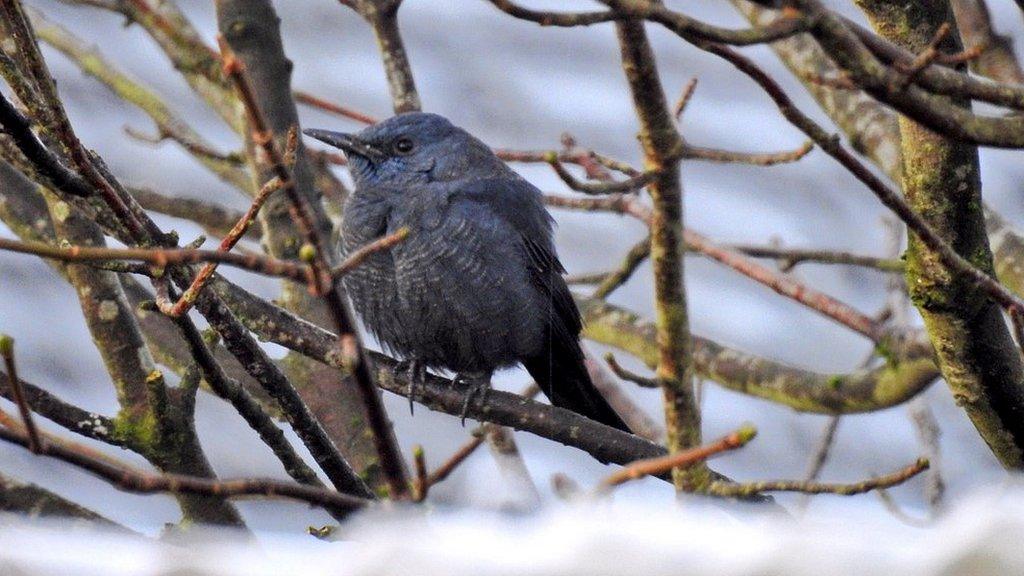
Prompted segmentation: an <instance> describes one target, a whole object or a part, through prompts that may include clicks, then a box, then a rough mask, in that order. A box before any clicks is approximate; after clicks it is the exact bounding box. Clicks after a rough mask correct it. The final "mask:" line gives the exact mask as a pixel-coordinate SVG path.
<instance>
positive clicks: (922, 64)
mask: <svg viewBox="0 0 1024 576" xmlns="http://www.w3.org/2000/svg"><path fill="white" fill-rule="evenodd" d="M949 30H950V26H949V23H948V22H943V23H942V25H941V26H939V29H938V30H936V31H935V35H934V36H933V37H932V39H931V41H929V42H928V46H926V47H925V49H924V50H922V51H921V53H920V54H918V55H917V57H916V58H914V61H913V62H911V63H910V65H909V66H904V65H902V64H900V63H898V62H897V63H895V64H894V65H893V69H894V70H896V71H898V72H899V73H898V74H896V75H894V76H893V79H892V82H891V86H890V89H891V90H893V91H894V92H899V91H902V90H905V89H906V88H907V86H909V85H910V83H911V82H913V81H914V79H916V78H917V76H918V74H920V73H921V71H922V70H924V69H925V68H927V67H929V66H931V65H932V63H933V62H935V61H936V60H938V58H939V55H940V54H941V53H940V52H939V43H940V42H942V41H943V40H944V39H945V38H946V36H949Z"/></svg>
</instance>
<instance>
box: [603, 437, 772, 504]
mask: <svg viewBox="0 0 1024 576" xmlns="http://www.w3.org/2000/svg"><path fill="white" fill-rule="evenodd" d="M755 436H757V429H756V428H754V427H753V426H750V425H747V426H743V427H741V428H740V429H739V430H736V431H735V432H733V433H731V434H729V435H728V436H725V437H724V438H721V439H719V440H716V441H714V442H712V443H710V444H704V445H702V446H696V447H694V448H690V449H688V450H684V451H682V452H676V453H675V454H669V455H668V456H661V457H659V458H648V459H644V460H637V461H635V462H631V463H629V464H627V465H626V466H624V467H623V468H622V469H621V470H617V471H616V472H614V473H612V474H611V475H609V476H607V477H606V478H605V479H604V480H602V481H601V483H600V484H599V486H598V490H599V491H606V490H608V489H610V488H613V487H615V486H618V485H620V484H624V483H626V482H629V481H630V480H636V479H638V478H643V477H645V476H660V475H662V474H666V473H668V472H670V471H671V470H673V469H678V468H685V467H688V466H693V465H694V464H697V463H699V462H703V461H705V460H707V459H708V458H711V457H712V456H715V455H716V454H721V453H722V452H727V451H729V450H736V449H738V448H742V447H743V446H746V445H747V443H748V442H750V441H751V440H753V439H754V437H755Z"/></svg>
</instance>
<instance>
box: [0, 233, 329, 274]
mask: <svg viewBox="0 0 1024 576" xmlns="http://www.w3.org/2000/svg"><path fill="white" fill-rule="evenodd" d="M0 250H6V251H8V252H17V253H19V254H32V255H35V256H39V257H41V258H47V259H51V260H60V261H62V262H75V263H82V262H103V261H109V260H134V261H139V262H146V263H149V264H152V265H154V266H157V267H160V268H164V267H166V266H169V265H172V264H196V263H200V262H217V263H220V264H227V265H228V266H233V267H236V268H241V269H243V270H248V271H250V272H256V273H259V274H264V275H267V276H277V277H281V278H288V279H290V280H294V281H296V282H302V283H305V284H308V283H309V282H310V281H311V276H313V270H312V268H311V267H310V266H308V265H306V264H303V263H301V262H291V261H288V260H278V259H277V258H273V257H271V256H264V255H259V254H236V253H234V252H221V251H220V250H196V249H188V248H101V247H96V246H68V247H59V246H51V245H49V244H44V243H42V242H21V241H18V240H10V239H7V238H0Z"/></svg>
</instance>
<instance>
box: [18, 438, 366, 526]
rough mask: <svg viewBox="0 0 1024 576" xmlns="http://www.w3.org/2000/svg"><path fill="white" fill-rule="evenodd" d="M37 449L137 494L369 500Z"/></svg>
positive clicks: (342, 504) (349, 506)
mask: <svg viewBox="0 0 1024 576" xmlns="http://www.w3.org/2000/svg"><path fill="white" fill-rule="evenodd" d="M0 440H3V441H5V442H10V443H12V444H17V445H19V446H24V447H28V445H29V439H28V436H27V435H24V434H21V433H19V432H18V431H16V430H13V429H9V428H4V427H0ZM39 453H40V454H42V455H44V456H49V457H51V458H56V459H58V460H61V461H63V462H67V463H68V464H72V465H74V466H76V467H78V468H81V469H83V470H86V471H88V472H91V473H93V474H95V475H96V476H99V477H100V478H103V479H104V480H107V481H108V482H111V483H112V484H114V485H116V486H118V487H119V488H121V489H122V490H125V491H128V492H134V493H137V494H156V493H167V494H202V495H208V496H225V497H232V496H264V497H267V498H286V499H289V500H297V501H300V502H306V503H309V504H312V505H315V506H321V507H324V508H329V509H336V510H346V511H355V510H359V509H361V508H365V507H366V506H367V505H369V504H370V501H369V500H365V499H363V498H357V497H355V496H350V495H348V494H343V493H341V492H335V491H333V490H327V489H325V488H316V487H313V486H305V485H302V484H294V483H291V482H280V481H277V480H271V479H266V478H243V479H237V480H210V479H208V478H200V477H197V476H186V475H181V474H150V473H147V472H142V471H141V470H136V469H134V468H130V467H128V466H126V465H118V464H115V463H112V462H111V461H110V460H109V459H102V460H101V459H98V458H96V457H94V456H93V455H92V454H89V453H86V452H84V451H81V450H79V449H77V448H76V447H74V446H69V445H67V444H64V443H54V442H49V443H47V444H45V445H43V446H42V449H41V451H40V452H39Z"/></svg>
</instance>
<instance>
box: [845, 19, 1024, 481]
mask: <svg viewBox="0 0 1024 576" xmlns="http://www.w3.org/2000/svg"><path fill="white" fill-rule="evenodd" d="M860 6H861V8H862V9H863V10H864V11H865V12H867V15H868V18H869V20H871V23H872V26H873V27H875V28H876V29H877V30H878V31H879V32H880V33H881V34H882V35H884V36H887V37H888V39H889V40H892V41H894V42H896V43H899V44H901V45H902V46H904V47H905V48H907V49H910V50H914V51H920V50H923V49H924V48H925V47H927V46H928V45H929V43H930V42H932V38H934V37H936V36H937V35H938V32H939V30H941V28H942V27H943V26H945V27H947V28H948V27H949V26H950V22H949V18H951V16H952V14H951V13H950V12H948V2H945V1H939V0H933V1H932V2H929V3H927V4H926V5H922V6H921V7H920V9H918V10H912V11H908V12H904V11H902V10H899V9H896V8H895V7H894V5H893V4H890V3H888V2H885V1H875V0H862V1H861V2H860ZM944 46H945V47H946V48H947V49H953V50H955V49H959V47H960V43H959V38H958V37H956V36H949V37H948V38H947V39H946V41H945V43H944ZM949 105H950V106H966V105H967V104H966V102H965V101H964V100H952V101H950V102H949ZM899 123H900V134H901V136H902V140H901V143H902V153H903V189H904V190H903V191H904V194H905V195H906V197H907V199H908V201H909V203H910V205H911V206H912V208H913V209H915V210H916V211H918V212H919V213H920V214H922V215H923V216H922V218H927V224H928V225H929V226H931V227H933V229H934V230H936V232H937V233H938V234H941V235H942V236H943V240H945V241H946V242H947V243H948V245H951V246H953V247H955V249H956V250H957V252H958V253H959V254H962V255H964V256H965V257H966V258H970V261H971V264H972V265H973V266H975V267H977V268H979V269H981V270H984V271H985V272H986V273H987V274H990V275H992V276H994V269H993V262H992V253H991V251H990V248H989V244H988V238H987V236H986V233H985V222H984V214H983V211H982V205H981V178H980V167H979V160H978V151H977V148H976V147H975V146H973V145H970V144H968V143H964V142H958V141H953V140H950V139H948V138H946V137H944V136H941V135H939V134H936V133H935V132H933V131H931V130H930V129H928V128H926V127H925V126H922V125H921V124H919V123H917V122H916V121H915V120H912V119H910V118H908V117H905V116H901V117H900V119H899ZM915 232H916V230H915ZM959 272H960V270H957V269H955V268H952V267H951V266H949V262H948V259H947V258H946V257H945V255H944V254H942V253H941V252H940V251H938V250H936V249H935V247H934V246H933V245H932V244H931V243H930V242H927V241H926V240H925V238H923V237H921V236H919V235H916V234H911V235H910V238H909V246H908V250H907V273H906V274H907V286H908V287H909V290H910V296H911V299H912V300H913V302H914V304H915V306H916V307H917V309H918V311H919V312H920V313H921V316H922V317H923V318H924V322H925V327H926V328H927V331H928V335H929V337H930V338H931V340H932V344H933V345H934V347H935V350H936V353H937V357H938V360H939V366H940V367H941V368H942V372H943V375H944V376H945V379H946V382H947V383H948V384H949V386H950V389H951V390H952V392H953V395H954V397H955V398H957V400H958V403H959V404H960V405H961V406H962V407H963V408H964V409H965V410H966V412H967V414H968V416H970V418H971V420H972V421H973V422H974V424H975V427H976V428H977V429H978V432H979V433H980V434H981V436H982V438H983V439H984V440H985V442H986V443H987V444H988V445H989V448H991V449H992V452H993V453H994V454H995V455H996V457H997V458H999V460H1000V462H1002V464H1003V465H1004V466H1006V467H1007V468H1021V467H1024V422H1021V420H1020V418H1018V417H1016V416H1015V414H1019V413H1020V412H1021V411H1024V364H1022V362H1021V356H1020V351H1019V349H1018V348H1017V346H1016V345H1015V344H1014V342H1013V339H1012V337H1011V335H1010V331H1009V330H1008V329H1007V326H1006V323H1005V321H1004V319H1003V314H1002V311H1001V310H1000V309H999V305H998V304H1003V303H1002V302H999V301H996V302H993V301H992V300H990V299H989V298H986V296H990V297H991V296H992V294H991V293H990V292H989V291H988V290H985V289H984V286H982V285H978V284H976V283H974V282H972V281H971V280H970V279H969V278H965V277H964V276H963V275H962V274H960V273H959ZM997 302H998V304H997ZM1003 305H1004V306H1005V304H1003ZM1011 312H1012V310H1011Z"/></svg>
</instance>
